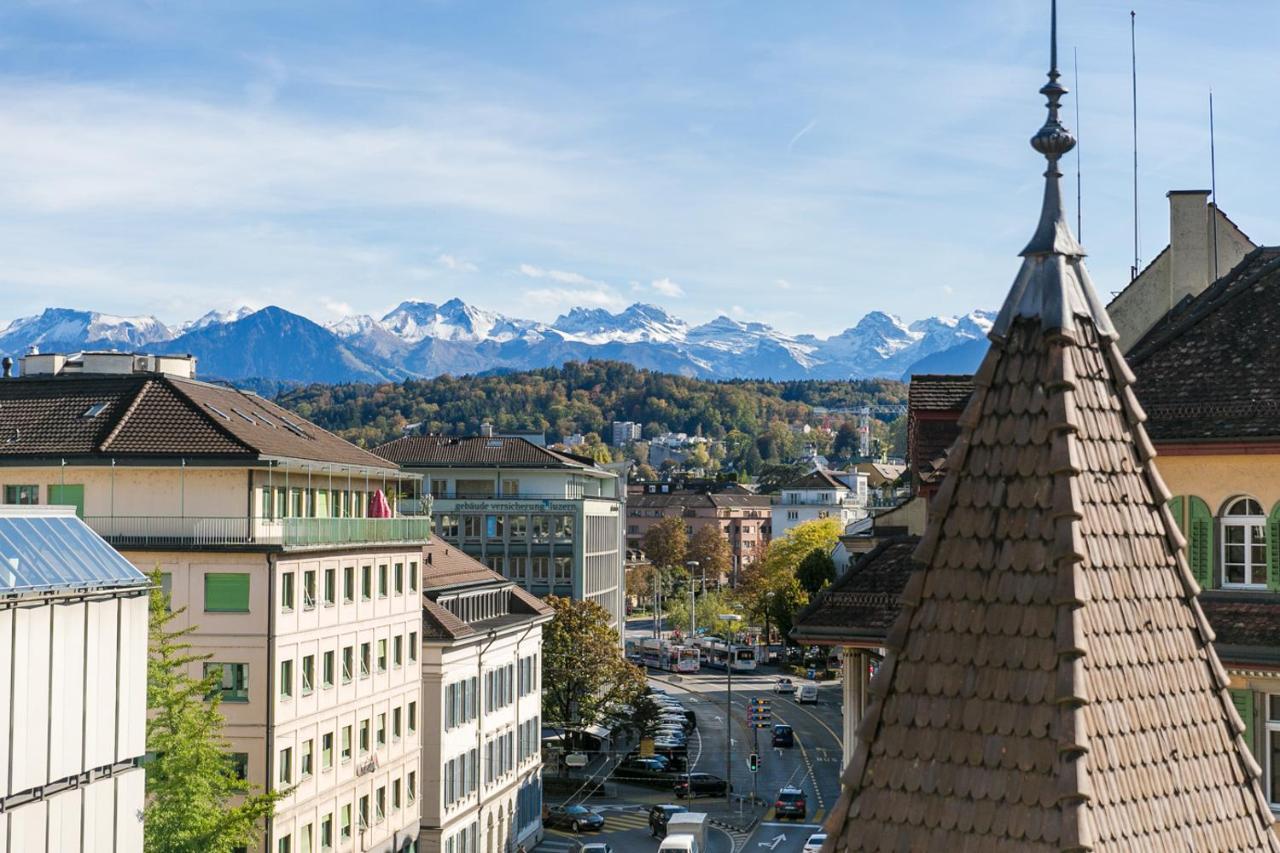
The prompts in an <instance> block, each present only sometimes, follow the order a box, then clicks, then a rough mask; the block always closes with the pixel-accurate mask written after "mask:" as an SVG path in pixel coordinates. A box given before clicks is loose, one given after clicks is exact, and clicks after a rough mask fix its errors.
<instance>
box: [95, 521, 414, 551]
mask: <svg viewBox="0 0 1280 853" xmlns="http://www.w3.org/2000/svg"><path fill="white" fill-rule="evenodd" d="M84 520H85V523H86V524H88V525H89V526H90V527H92V528H93V529H94V530H95V531H96V532H97V533H98V535H99V536H101V537H102V538H103V539H106V540H107V541H108V542H110V543H111V544H112V545H114V546H115V547H117V548H165V547H173V548H193V547H195V548H199V547H224V546H240V547H254V546H267V547H273V548H314V547H321V546H329V545H373V544H380V543H386V542H420V541H425V540H426V539H428V538H429V537H430V534H431V519H430V518H429V517H427V516H415V517H408V518H277V519H266V518H249V517H247V516H225V517H210V516H185V517H179V516H155V515H144V516H120V515H116V516H109V515H96V516H94V515H91V516H86V517H85V519H84Z"/></svg>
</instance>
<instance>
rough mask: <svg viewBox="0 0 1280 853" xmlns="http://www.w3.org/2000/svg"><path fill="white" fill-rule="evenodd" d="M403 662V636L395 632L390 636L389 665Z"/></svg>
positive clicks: (398, 664)
mask: <svg viewBox="0 0 1280 853" xmlns="http://www.w3.org/2000/svg"><path fill="white" fill-rule="evenodd" d="M403 663H404V636H403V635H401V634H396V635H395V636H394V637H392V638H391V665H392V666H395V667H399V666H401V665H402V664H403Z"/></svg>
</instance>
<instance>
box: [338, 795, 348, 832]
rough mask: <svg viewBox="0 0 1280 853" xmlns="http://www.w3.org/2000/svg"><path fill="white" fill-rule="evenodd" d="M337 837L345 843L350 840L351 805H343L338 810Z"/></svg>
mask: <svg viewBox="0 0 1280 853" xmlns="http://www.w3.org/2000/svg"><path fill="white" fill-rule="evenodd" d="M338 835H339V836H340V837H341V838H342V840H344V841H346V840H348V839H350V838H351V804H350V803H344V804H343V806H342V808H340V809H338Z"/></svg>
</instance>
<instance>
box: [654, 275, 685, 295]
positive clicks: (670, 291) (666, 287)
mask: <svg viewBox="0 0 1280 853" xmlns="http://www.w3.org/2000/svg"><path fill="white" fill-rule="evenodd" d="M650 287H652V288H653V289H654V291H656V292H657V293H660V294H662V295H663V296H670V297H672V298H677V297H681V296H684V288H683V287H681V286H680V285H678V284H676V283H675V282H674V281H672V280H671V279H669V278H660V279H657V280H655V281H654V282H653V283H652V284H651V285H650Z"/></svg>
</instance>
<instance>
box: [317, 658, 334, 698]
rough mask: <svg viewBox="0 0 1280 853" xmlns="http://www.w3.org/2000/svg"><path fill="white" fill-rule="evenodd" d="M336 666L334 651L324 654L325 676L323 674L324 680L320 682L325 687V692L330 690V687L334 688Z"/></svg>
mask: <svg viewBox="0 0 1280 853" xmlns="http://www.w3.org/2000/svg"><path fill="white" fill-rule="evenodd" d="M334 664H335V661H334V656H333V651H332V650H330V651H327V652H325V653H324V674H323V675H324V680H323V681H321V682H320V683H321V684H322V685H324V689H325V690H328V689H329V688H330V687H332V686H333V670H334Z"/></svg>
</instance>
